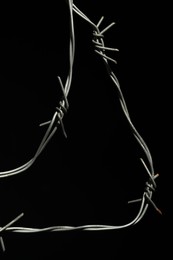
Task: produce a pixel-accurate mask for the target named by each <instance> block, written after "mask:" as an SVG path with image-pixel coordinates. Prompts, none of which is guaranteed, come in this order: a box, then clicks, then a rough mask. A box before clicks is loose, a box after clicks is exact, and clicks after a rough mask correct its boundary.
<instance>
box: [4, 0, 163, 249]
mask: <svg viewBox="0 0 173 260" xmlns="http://www.w3.org/2000/svg"><path fill="white" fill-rule="evenodd" d="M68 3H69V9H70V21H71V35H70V45H69V53H70V55H69V57H70V59H69V60H70V66H69V75H68V77H67V80H66V83H65V87H63V85H62V82H61V79H60V77H58V79H59V82H60V85H61V88H62V90H63V93H64V99H63V100H62V101H61V102H60V107H58V109H57V111H56V112H55V113H54V116H53V118H52V120H51V121H48V122H46V123H43V124H41V125H46V124H49V127H48V130H47V132H46V134H45V136H44V137H43V140H42V142H41V144H40V146H39V148H38V150H37V152H36V154H35V156H34V157H33V159H31V160H30V161H29V162H28V163H26V164H24V165H23V166H21V167H19V168H16V169H14V170H11V171H6V172H1V173H0V174H1V175H0V178H3V177H8V176H11V175H14V174H18V173H20V172H22V171H24V170H26V169H28V168H29V167H30V166H31V165H32V164H33V162H34V161H35V160H36V158H37V157H38V156H39V155H40V153H41V152H42V151H43V149H44V148H45V147H46V145H47V143H48V142H49V141H50V139H51V137H52V136H53V135H54V133H55V132H56V130H57V124H56V126H54V124H55V123H56V122H57V120H58V124H61V127H62V130H63V131H64V129H63V125H62V119H63V116H64V111H66V110H67V109H68V101H67V95H68V93H69V90H70V86H71V80H72V72H73V62H74V48H75V46H74V45H75V44H74V43H75V39H74V26H73V11H74V12H75V13H77V14H78V15H79V16H80V17H82V18H83V19H84V20H86V21H87V22H88V23H89V24H90V25H91V26H92V28H93V29H94V31H93V37H94V39H93V40H92V41H93V43H94V44H95V48H96V50H95V52H96V53H97V54H98V55H100V57H101V58H102V60H103V61H104V63H105V65H106V69H107V72H108V75H109V76H110V78H111V80H112V81H113V83H114V85H115V86H116V89H117V90H118V95H119V101H120V105H121V108H122V111H123V112H124V115H125V117H126V119H127V121H128V123H129V125H130V127H131V130H132V133H133V135H134V137H135V138H136V140H137V142H138V143H139V145H140V147H141V148H142V150H143V151H144V154H145V156H146V159H147V161H148V163H147V164H148V166H147V165H146V163H145V162H144V160H143V159H142V158H140V160H141V163H142V165H143V166H144V168H145V170H146V172H147V174H148V176H149V180H148V181H147V182H146V186H145V191H144V192H143V194H142V196H141V198H140V199H135V200H131V201H129V202H128V203H129V204H130V203H136V202H138V203H139V202H140V206H139V210H138V212H137V214H136V216H135V217H134V218H133V219H132V221H130V222H128V223H127V224H123V225H117V226H115V225H82V226H52V227H46V228H28V227H12V226H11V225H10V226H6V227H5V228H3V230H5V231H9V232H17V233H39V232H58V231H71V230H82V231H103V230H117V229H122V228H127V227H129V226H132V225H134V224H136V223H138V222H139V221H140V220H141V219H142V218H143V216H144V215H145V213H146V211H147V208H148V206H149V204H150V205H152V206H153V207H154V208H155V209H156V210H157V211H158V212H159V213H160V214H161V211H160V210H159V209H158V208H157V206H156V205H155V203H154V202H153V200H152V195H153V192H154V191H155V189H156V187H157V186H156V182H155V179H156V178H157V177H158V174H155V172H154V166H153V160H152V156H151V153H150V150H149V148H148V146H147V144H146V143H145V141H144V140H143V138H142V137H141V135H140V134H139V132H138V131H137V129H136V128H135V126H134V124H133V123H132V121H131V118H130V115H129V111H128V109H127V105H126V102H125V99H124V96H123V93H122V91H121V88H120V84H119V81H118V79H117V77H116V76H115V74H114V73H113V71H112V69H111V67H110V65H109V62H114V63H116V61H115V60H114V59H112V58H111V57H109V56H108V55H107V53H106V52H107V51H118V50H117V49H115V48H111V47H106V46H105V45H104V40H103V37H104V33H105V32H106V31H107V30H108V29H110V28H111V27H112V26H113V25H114V24H115V23H111V24H110V25H109V26H107V27H106V28H105V29H103V30H102V31H100V29H99V27H100V25H101V23H102V21H103V19H104V17H101V19H100V20H99V22H98V23H97V24H94V23H93V22H92V21H91V20H90V19H89V18H88V17H87V16H86V15H85V14H84V13H83V12H81V11H80V10H79V8H78V7H76V6H75V5H74V4H73V1H72V0H69V1H68ZM1 229H2V228H1ZM1 229H0V232H1ZM1 240H2V239H1ZM1 244H2V242H1Z"/></svg>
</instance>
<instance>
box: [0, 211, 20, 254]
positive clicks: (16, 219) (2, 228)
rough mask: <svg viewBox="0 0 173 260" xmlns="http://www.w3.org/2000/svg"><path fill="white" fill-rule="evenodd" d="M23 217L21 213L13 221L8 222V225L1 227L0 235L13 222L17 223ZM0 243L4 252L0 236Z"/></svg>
mask: <svg viewBox="0 0 173 260" xmlns="http://www.w3.org/2000/svg"><path fill="white" fill-rule="evenodd" d="M23 215H24V213H21V214H20V215H18V216H17V217H16V218H15V219H13V220H12V221H10V222H9V223H8V224H6V225H5V226H3V227H1V228H0V233H2V232H3V231H4V230H7V229H8V228H9V227H10V226H12V225H13V224H14V223H15V222H17V221H18V220H19V219H20V218H21V217H23ZM0 243H1V247H2V250H3V251H5V244H4V240H3V238H2V236H1V237H0Z"/></svg>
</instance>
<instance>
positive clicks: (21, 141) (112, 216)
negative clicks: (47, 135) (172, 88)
mask: <svg viewBox="0 0 173 260" xmlns="http://www.w3.org/2000/svg"><path fill="white" fill-rule="evenodd" d="M119 2H120V1H116V2H114V1H107V2H106V3H100V1H94V3H93V1H91V0H90V1H86V2H85V3H81V1H75V4H76V5H77V6H78V7H79V8H80V9H81V10H82V11H83V12H84V13H85V14H86V15H88V17H89V18H90V19H91V20H92V21H93V22H95V23H97V22H98V21H99V19H100V17H101V16H102V15H103V16H105V19H104V20H103V22H102V28H105V27H106V26H107V25H109V24H110V23H111V22H112V21H115V22H116V25H115V26H114V27H112V29H110V30H109V31H107V32H106V33H105V44H106V45H107V46H110V47H115V48H118V49H119V50H120V52H118V53H112V57H114V58H115V59H116V60H117V65H116V66H115V65H114V64H112V68H113V70H114V71H115V73H116V75H117V77H118V79H119V81H120V84H121V88H122V91H123V93H124V96H125V100H126V102H127V105H128V108H129V112H130V115H131V118H132V121H133V123H134V125H135V126H136V128H137V129H138V131H139V133H140V134H141V135H142V137H143V138H144V140H145V141H146V143H147V144H148V146H149V149H150V150H151V153H152V156H153V161H154V166H155V171H156V172H158V173H159V174H160V177H159V178H158V180H157V184H158V188H157V190H156V193H155V194H154V196H153V199H154V201H155V202H156V204H157V206H158V207H159V208H160V209H161V210H162V212H163V216H160V215H159V214H158V213H157V212H156V211H155V210H154V209H153V208H152V207H149V210H148V211H147V213H146V215H145V217H144V218H143V219H142V221H141V222H140V223H138V224H137V225H136V226H133V227H130V228H127V229H123V230H115V231H112V232H109V231H107V232H93V233H92V232H64V233H43V234H29V235H27V234H14V233H10V232H6V233H4V234H3V238H4V242H5V245H6V252H5V253H2V252H0V257H1V258H2V259H11V258H12V257H13V258H15V257H16V259H44V258H45V259H47V258H48V257H49V259H66V258H68V259H69V258H73V257H74V259H83V258H84V257H87V258H88V259H99V258H100V257H104V259H123V257H124V258H125V257H129V258H134V257H138V259H139V258H141V256H149V257H156V256H157V257H158V256H160V255H163V256H164V257H166V258H165V259H167V256H168V255H169V253H170V251H169V249H170V243H171V242H170V241H169V239H168V234H169V232H170V229H171V227H170V226H169V225H166V224H168V221H167V220H166V218H167V216H168V215H169V212H168V211H169V210H168V204H169V203H168V198H169V189H168V186H167V184H168V183H167V181H168V175H169V174H168V172H169V171H170V170H168V169H166V166H167V165H168V164H167V162H169V158H170V157H169V154H170V153H169V152H168V149H169V146H170V139H169V136H170V135H169V129H170V128H169V123H170V121H171V118H170V117H169V110H170V107H169V104H170V103H169V102H168V100H169V94H168V93H169V92H168V86H169V84H168V78H169V70H168V69H167V68H166V67H167V60H166V57H167V55H168V39H167V37H166V35H167V32H166V29H167V28H168V27H167V23H168V18H169V16H168V13H167V12H168V9H169V8H168V7H167V6H166V8H165V6H162V5H160V6H159V5H158V4H157V5H155V6H151V5H150V4H149V3H147V2H141V1H140V3H139V4H136V3H126V2H125V1H121V3H119ZM16 9H17V11H16ZM1 10H2V13H4V16H3V18H2V21H1V38H0V91H1V95H0V117H1V128H0V134H1V136H0V170H1V171H3V170H7V169H13V168H15V167H18V166H20V165H22V164H24V163H25V162H26V161H28V160H29V159H31V158H32V156H33V155H34V152H35V151H36V149H37V147H38V145H39V143H40V141H41V138H42V136H43V135H44V132H45V130H46V127H42V128H40V127H39V124H40V123H42V122H44V121H47V120H49V119H50V118H51V117H52V115H53V113H54V111H55V107H56V106H57V104H58V102H59V100H60V98H61V91H60V87H59V84H58V81H57V76H60V77H61V78H62V80H63V82H64V81H65V79H66V76H67V73H68V65H69V63H68V39H69V38H68V37H69V13H68V6H67V4H66V3H65V1H64V2H63V1H61V3H58V5H57V6H53V5H52V6H50V5H49V6H48V5H46V4H45V5H42V6H40V7H39V8H38V7H35V6H29V5H28V6H26V7H25V6H19V8H18V7H17V6H15V11H14V9H13V7H12V6H11V7H10V8H9V7H6V8H5V7H3V8H2V9H1ZM1 17H2V16H1ZM74 25H75V36H76V52H75V63H74V74H73V81H72V86H71V89H70V93H69V96H68V100H69V104H70V109H69V112H68V114H67V115H66V116H65V118H64V125H65V128H66V132H67V135H68V138H67V139H65V138H64V136H63V134H62V132H61V130H60V129H59V131H58V132H57V133H56V135H55V136H54V137H53V139H52V140H51V142H50V143H49V144H48V146H47V148H46V149H45V151H44V152H43V153H42V154H41V155H40V157H39V158H38V159H37V161H36V162H35V164H34V165H33V166H32V167H31V168H30V169H29V170H27V171H26V172H24V173H21V174H20V175H18V176H14V177H9V178H5V179H1V180H0V195H1V207H0V225H1V226H3V225H5V224H7V223H8V222H9V221H11V220H12V219H13V218H15V217H16V216H17V215H19V214H20V213H21V212H24V217H23V218H22V219H21V220H19V221H18V222H17V223H16V224H15V226H25V227H40V228H42V227H47V226H53V225H71V226H79V225H84V224H111V225H120V224H124V223H127V222H129V221H131V220H132V219H133V217H134V216H135V214H136V213H137V210H138V205H137V204H135V205H130V206H129V205H127V201H128V200H131V199H136V198H139V197H140V196H141V195H142V192H143V190H144V187H145V181H146V180H147V176H146V174H145V172H144V170H142V167H141V165H140V161H139V158H140V157H141V156H144V155H143V154H142V151H141V150H140V148H139V147H138V145H137V144H136V141H135V139H134V138H133V136H132V135H131V131H130V128H129V126H128V124H127V122H126V120H125V118H124V116H123V113H122V111H121V108H120V104H119V100H118V97H117V93H116V89H115V87H114V85H113V84H112V82H111V80H110V79H109V78H108V76H107V72H106V69H105V67H104V64H103V63H102V61H101V59H100V57H98V55H96V54H95V53H94V48H93V44H92V29H91V28H90V26H89V25H88V24H87V23H86V22H85V21H84V20H82V19H81V18H80V17H78V16H77V15H76V14H74ZM169 258H170V257H169Z"/></svg>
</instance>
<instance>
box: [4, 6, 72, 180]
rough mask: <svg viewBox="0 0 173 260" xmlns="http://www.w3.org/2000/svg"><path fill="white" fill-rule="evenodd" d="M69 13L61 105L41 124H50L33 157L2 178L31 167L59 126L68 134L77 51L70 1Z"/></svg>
mask: <svg viewBox="0 0 173 260" xmlns="http://www.w3.org/2000/svg"><path fill="white" fill-rule="evenodd" d="M69 13H70V41H69V73H68V76H67V79H66V82H65V86H63V83H62V80H61V78H60V77H59V76H58V77H57V78H58V80H59V84H60V87H61V90H62V93H63V98H62V100H60V102H59V106H58V107H56V111H55V113H54V115H53V117H52V119H51V120H50V121H48V122H45V123H42V124H40V126H45V125H48V129H47V131H46V133H45V135H44V136H43V138H42V140H41V143H40V145H39V147H38V149H37V151H36V153H35V155H34V156H33V158H32V159H30V160H29V161H28V162H27V163H25V164H23V165H22V166H20V167H17V168H15V169H12V170H7V171H1V172H0V178H5V177H10V176H13V175H17V174H19V173H22V172H24V171H26V170H27V169H29V168H30V167H31V166H32V165H33V164H34V162H35V161H36V159H37V158H38V156H39V155H40V154H41V153H42V151H43V150H44V148H45V147H46V146H47V144H48V143H49V141H50V140H51V138H52V137H53V136H54V134H55V132H56V131H57V128H58V126H59V125H60V126H61V129H62V132H63V134H64V136H65V137H67V134H66V132H65V128H64V124H63V117H64V114H65V113H66V112H67V110H68V108H69V103H68V100H67V96H68V94H69V91H70V87H71V82H72V74H73V63H74V53H75V35H74V24H73V6H72V3H71V1H70V4H69Z"/></svg>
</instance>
